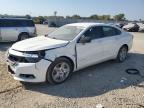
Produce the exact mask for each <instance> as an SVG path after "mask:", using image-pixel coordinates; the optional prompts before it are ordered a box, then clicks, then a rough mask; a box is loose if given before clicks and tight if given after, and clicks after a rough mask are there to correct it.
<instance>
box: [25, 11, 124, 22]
mask: <svg viewBox="0 0 144 108" xmlns="http://www.w3.org/2000/svg"><path fill="white" fill-rule="evenodd" d="M27 17H28V18H29V17H30V15H27ZM55 18H56V19H92V20H116V21H125V20H126V18H125V14H123V13H121V14H117V15H115V16H111V15H96V14H95V15H91V16H89V17H81V16H80V15H72V16H66V17H63V16H38V17H32V19H33V20H34V22H35V23H39V24H41V23H43V21H45V20H47V19H55Z"/></svg>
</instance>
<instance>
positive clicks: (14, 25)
mask: <svg viewBox="0 0 144 108" xmlns="http://www.w3.org/2000/svg"><path fill="white" fill-rule="evenodd" d="M34 36H36V27H35V24H34V22H33V21H32V20H31V19H22V18H0V42H10V41H20V40H24V39H27V38H31V37H34Z"/></svg>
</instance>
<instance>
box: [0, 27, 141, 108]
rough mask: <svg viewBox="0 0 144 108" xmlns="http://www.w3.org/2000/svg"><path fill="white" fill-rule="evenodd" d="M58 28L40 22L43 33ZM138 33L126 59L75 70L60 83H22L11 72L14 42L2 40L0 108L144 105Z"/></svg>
mask: <svg viewBox="0 0 144 108" xmlns="http://www.w3.org/2000/svg"><path fill="white" fill-rule="evenodd" d="M53 30H54V28H48V27H47V26H43V25H37V32H38V34H39V35H42V34H47V33H48V32H51V31H53ZM133 34H134V45H133V48H132V50H131V51H130V53H129V57H128V59H127V60H126V61H125V62H124V63H116V62H115V61H108V62H104V63H101V64H98V65H95V66H91V67H88V68H86V69H83V70H80V71H78V72H75V73H73V75H72V77H71V78H70V79H68V80H67V81H66V82H65V83H63V84H60V85H50V84H47V83H39V84H30V83H27V84H21V83H20V82H19V81H15V80H13V78H12V77H11V75H10V74H8V72H7V68H6V65H5V59H4V55H5V52H6V50H7V49H8V48H9V47H10V46H11V43H0V108H96V106H97V104H101V105H103V106H104V108H144V78H143V77H142V76H140V75H129V74H127V73H126V72H125V70H126V69H128V68H137V69H139V70H140V72H141V74H142V75H144V45H143V43H144V34H143V33H133Z"/></svg>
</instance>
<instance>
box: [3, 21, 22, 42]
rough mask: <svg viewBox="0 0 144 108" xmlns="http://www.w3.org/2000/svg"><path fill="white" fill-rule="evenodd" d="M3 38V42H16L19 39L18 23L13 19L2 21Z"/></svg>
mask: <svg viewBox="0 0 144 108" xmlns="http://www.w3.org/2000/svg"><path fill="white" fill-rule="evenodd" d="M1 23H2V26H1V37H2V40H3V41H16V40H17V39H18V35H19V31H18V28H19V27H18V26H17V25H18V24H17V23H18V22H17V21H16V20H13V19H2V22H1Z"/></svg>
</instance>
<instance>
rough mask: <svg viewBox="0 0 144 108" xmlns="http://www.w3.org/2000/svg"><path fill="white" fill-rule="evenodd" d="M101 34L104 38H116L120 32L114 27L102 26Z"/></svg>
mask: <svg viewBox="0 0 144 108" xmlns="http://www.w3.org/2000/svg"><path fill="white" fill-rule="evenodd" d="M103 34H104V37H110V36H117V35H120V34H121V31H120V30H118V29H116V28H114V27H109V26H103Z"/></svg>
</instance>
